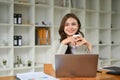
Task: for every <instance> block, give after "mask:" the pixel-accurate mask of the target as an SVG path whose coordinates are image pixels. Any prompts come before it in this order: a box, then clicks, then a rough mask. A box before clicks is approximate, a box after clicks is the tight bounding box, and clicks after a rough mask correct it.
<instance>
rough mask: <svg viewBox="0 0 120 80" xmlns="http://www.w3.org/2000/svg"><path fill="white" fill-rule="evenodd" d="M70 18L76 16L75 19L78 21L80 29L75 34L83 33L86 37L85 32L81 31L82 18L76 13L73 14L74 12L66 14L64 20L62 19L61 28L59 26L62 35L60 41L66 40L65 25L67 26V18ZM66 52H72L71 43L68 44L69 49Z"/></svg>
mask: <svg viewBox="0 0 120 80" xmlns="http://www.w3.org/2000/svg"><path fill="white" fill-rule="evenodd" d="M68 18H74V19H75V20H77V23H78V31H77V32H76V33H75V34H81V35H82V37H84V34H83V33H82V32H81V31H80V29H81V23H80V20H79V19H78V17H77V16H76V15H75V14H73V13H68V14H66V15H65V16H64V17H63V19H62V21H61V24H60V28H59V35H60V37H61V38H60V42H61V41H62V40H64V39H65V38H67V35H66V33H65V32H64V27H65V22H66V20H67V19H68ZM66 53H71V50H70V47H69V45H68V49H67V51H66Z"/></svg>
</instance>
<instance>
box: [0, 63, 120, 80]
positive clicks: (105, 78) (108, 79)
mask: <svg viewBox="0 0 120 80" xmlns="http://www.w3.org/2000/svg"><path fill="white" fill-rule="evenodd" d="M44 72H45V73H46V74H49V75H51V76H55V73H54V70H53V68H52V65H51V64H45V65H44ZM59 79H60V80H120V76H117V75H109V74H105V71H102V73H97V76H96V77H94V78H59ZM0 80H15V77H14V76H5V77H0Z"/></svg>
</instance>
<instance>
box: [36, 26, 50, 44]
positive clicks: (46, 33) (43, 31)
mask: <svg viewBox="0 0 120 80" xmlns="http://www.w3.org/2000/svg"><path fill="white" fill-rule="evenodd" d="M35 35H36V38H35V44H36V45H49V44H50V29H49V28H46V27H37V28H36V33H35Z"/></svg>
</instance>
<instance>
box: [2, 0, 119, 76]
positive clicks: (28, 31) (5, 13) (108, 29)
mask: <svg viewBox="0 0 120 80" xmlns="http://www.w3.org/2000/svg"><path fill="white" fill-rule="evenodd" d="M69 12H72V13H75V14H76V15H77V16H78V18H79V19H80V21H81V24H82V32H83V33H84V35H85V38H86V39H87V40H89V42H91V43H92V45H93V53H96V54H99V67H103V66H110V65H116V66H120V54H119V50H120V37H119V34H120V27H119V26H120V22H119V21H120V0H0V76H8V75H15V74H17V73H23V72H29V71H42V70H43V65H44V64H45V63H47V62H48V61H46V51H47V50H48V49H49V48H50V47H51V44H52V42H53V41H54V40H55V39H58V38H59V34H58V29H59V25H60V22H61V19H62V17H63V16H64V15H65V14H67V13H69ZM15 13H16V14H22V24H14V14H15ZM37 28H45V29H49V30H50V44H44V45H40V44H36V29H37ZM15 35H20V36H22V46H14V36H15ZM18 56H19V58H20V59H21V60H22V66H21V65H19V67H18V65H17V66H16V65H15V64H16V62H17V58H18ZM3 59H5V60H7V66H3ZM28 60H30V61H32V63H31V64H32V65H31V66H28Z"/></svg>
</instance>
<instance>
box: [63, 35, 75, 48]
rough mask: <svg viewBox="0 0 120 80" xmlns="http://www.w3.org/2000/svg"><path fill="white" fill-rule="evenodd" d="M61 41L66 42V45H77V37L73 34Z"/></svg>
mask: <svg viewBox="0 0 120 80" xmlns="http://www.w3.org/2000/svg"><path fill="white" fill-rule="evenodd" d="M61 43H62V44H65V45H66V44H69V45H71V46H75V45H76V42H75V38H74V37H73V36H70V37H67V38H66V39H64V40H63V41H62V42H61Z"/></svg>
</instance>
